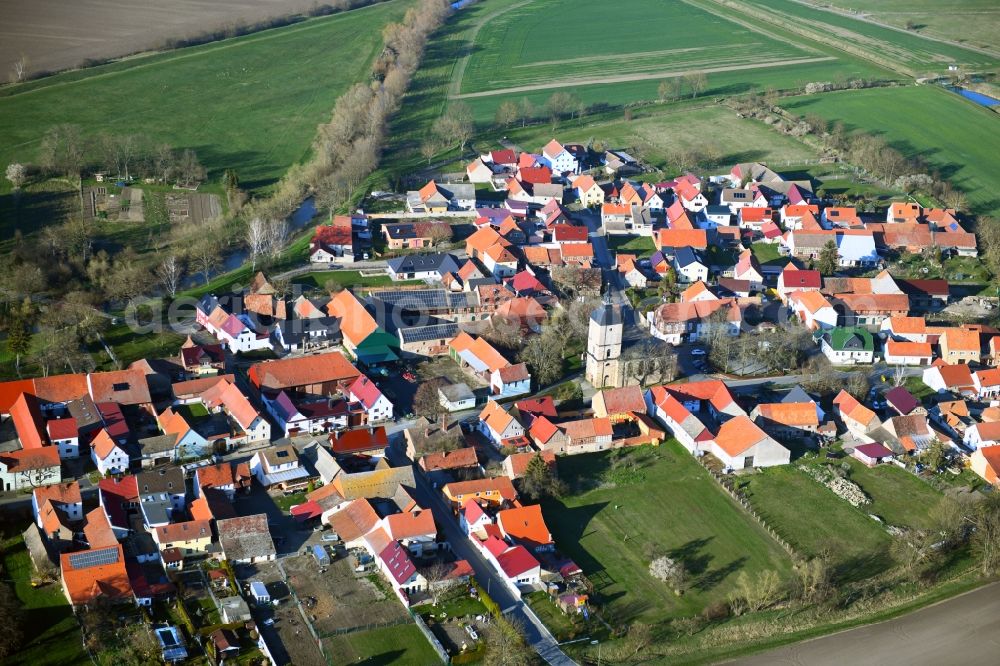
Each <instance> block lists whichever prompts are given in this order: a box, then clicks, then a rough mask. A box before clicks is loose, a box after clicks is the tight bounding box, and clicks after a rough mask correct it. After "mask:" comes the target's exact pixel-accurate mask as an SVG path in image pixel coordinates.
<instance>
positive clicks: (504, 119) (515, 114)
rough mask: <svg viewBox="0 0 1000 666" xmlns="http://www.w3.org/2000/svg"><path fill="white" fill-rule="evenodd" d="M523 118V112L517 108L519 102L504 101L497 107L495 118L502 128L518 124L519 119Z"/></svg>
mask: <svg viewBox="0 0 1000 666" xmlns="http://www.w3.org/2000/svg"><path fill="white" fill-rule="evenodd" d="M520 117H521V110H520V109H519V108H518V106H517V102H515V101H514V100H510V99H507V100H504V101H503V102H501V103H500V106H499V107H497V113H496V116H495V119H496V123H497V125H499V126H500V127H504V128H506V127H510V126H511V125H513V124H514V123H516V122H517V120H518V118H520Z"/></svg>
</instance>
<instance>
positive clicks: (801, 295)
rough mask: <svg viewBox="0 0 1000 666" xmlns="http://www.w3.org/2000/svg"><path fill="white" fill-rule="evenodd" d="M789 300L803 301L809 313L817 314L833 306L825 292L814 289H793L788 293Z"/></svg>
mask: <svg viewBox="0 0 1000 666" xmlns="http://www.w3.org/2000/svg"><path fill="white" fill-rule="evenodd" d="M788 300H790V301H794V302H798V303H801V304H802V307H804V308H805V309H806V312H808V313H809V314H816V313H817V312H819V311H820V310H821V309H823V308H829V307H832V306H831V305H830V301H828V300H826V298H825V297H824V296H823V294H821V293H820V292H818V291H815V290H812V289H808V290H804V291H793V292H792V293H791V294H789V295H788Z"/></svg>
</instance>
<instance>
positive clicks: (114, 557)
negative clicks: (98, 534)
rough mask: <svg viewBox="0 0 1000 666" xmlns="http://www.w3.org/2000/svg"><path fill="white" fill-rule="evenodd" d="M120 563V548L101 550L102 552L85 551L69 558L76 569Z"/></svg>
mask: <svg viewBox="0 0 1000 666" xmlns="http://www.w3.org/2000/svg"><path fill="white" fill-rule="evenodd" d="M117 561H118V548H101V549H100V550H85V551H83V552H82V553H73V554H71V555H70V556H69V563H70V565H71V566H72V567H73V568H74V569H89V568H90V567H100V566H104V565H107V564H114V563H115V562H117Z"/></svg>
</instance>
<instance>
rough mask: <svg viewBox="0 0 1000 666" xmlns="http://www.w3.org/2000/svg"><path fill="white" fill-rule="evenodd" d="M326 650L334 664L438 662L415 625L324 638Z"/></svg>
mask: <svg viewBox="0 0 1000 666" xmlns="http://www.w3.org/2000/svg"><path fill="white" fill-rule="evenodd" d="M323 649H324V650H325V651H326V654H327V656H328V657H330V658H332V659H333V661H332V662H331V663H335V664H360V665H361V666H388V664H414V665H415V666H424V665H427V666H430V665H431V664H437V663H439V659H438V656H437V653H435V652H434V649H433V648H432V647H431V646H430V643H428V642H427V639H426V638H424V635H423V634H422V633H420V629H418V628H417V625H415V624H404V625H401V626H398V627H385V628H382V629H371V630H369V631H357V632H354V633H351V634H344V635H342V636H334V637H332V638H324V639H323Z"/></svg>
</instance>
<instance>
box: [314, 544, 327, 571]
mask: <svg viewBox="0 0 1000 666" xmlns="http://www.w3.org/2000/svg"><path fill="white" fill-rule="evenodd" d="M312 554H313V557H315V558H316V563H317V564H319V565H320V566H324V567H325V566H328V565H329V564H330V556H329V555H328V554H327V552H326V548H324V547H323V546H321V545H319V544H316V545H315V546H313V547H312Z"/></svg>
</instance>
